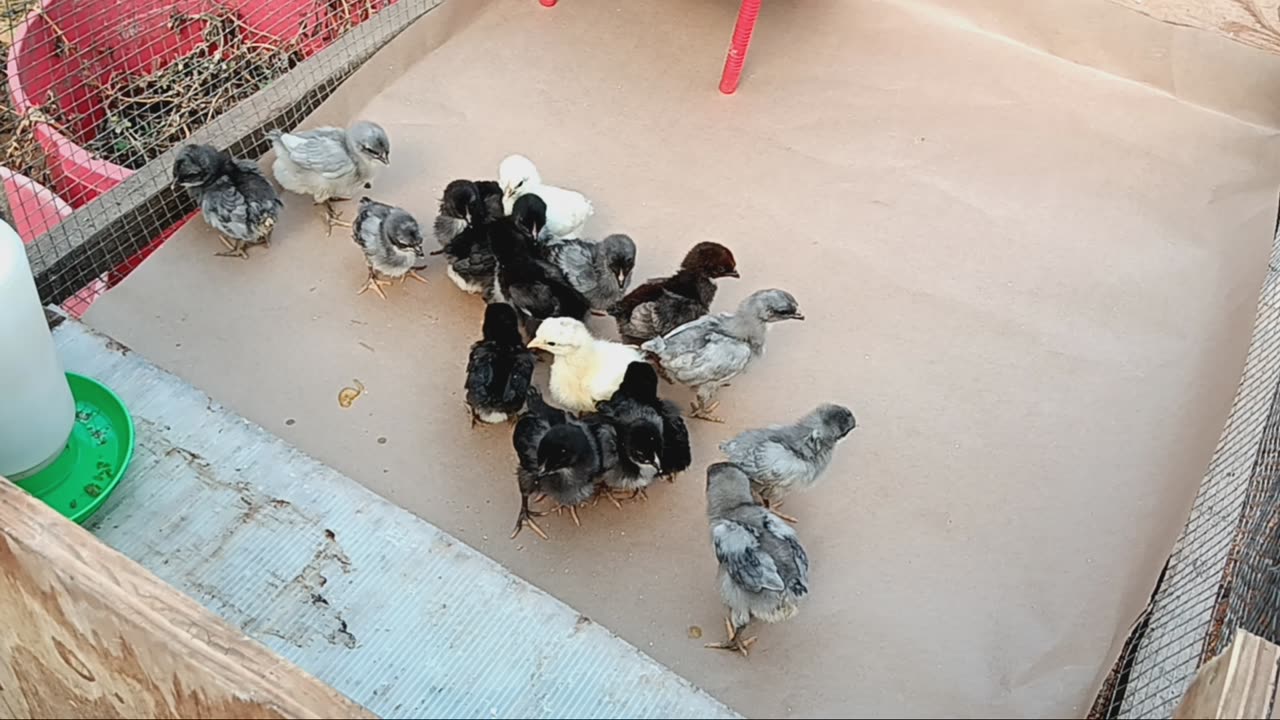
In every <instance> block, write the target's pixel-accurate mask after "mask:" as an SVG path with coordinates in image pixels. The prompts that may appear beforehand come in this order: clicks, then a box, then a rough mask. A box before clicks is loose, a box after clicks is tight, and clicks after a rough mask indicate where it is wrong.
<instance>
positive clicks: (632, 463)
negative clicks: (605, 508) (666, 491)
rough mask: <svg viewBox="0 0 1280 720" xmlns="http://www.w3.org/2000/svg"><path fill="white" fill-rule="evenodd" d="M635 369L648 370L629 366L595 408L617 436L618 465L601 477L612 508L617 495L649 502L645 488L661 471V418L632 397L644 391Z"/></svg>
mask: <svg viewBox="0 0 1280 720" xmlns="http://www.w3.org/2000/svg"><path fill="white" fill-rule="evenodd" d="M637 366H644V367H649V366H648V365H647V364H646V363H631V364H630V365H628V366H627V373H626V375H624V376H623V379H622V385H620V386H618V389H617V390H616V391H615V392H614V393H613V397H611V398H609V399H608V400H605V401H604V402H601V403H598V404H597V405H596V411H597V413H598V415H597V416H596V417H604V418H607V419H608V420H609V422H611V423H612V424H613V427H614V430H615V431H616V432H617V437H618V463H617V465H616V466H614V467H613V468H612V469H611V470H609V472H606V473H605V474H604V476H603V477H601V480H602V481H603V482H604V485H605V487H606V488H608V490H609V496H608V497H609V499H610V500H611V501H613V503H614V504H615V505H617V503H618V499H619V496H618V495H617V493H623V495H622V497H625V498H626V499H628V500H630V499H634V498H636V497H640V498H642V499H644V500H648V496H647V495H646V494H645V488H647V487H649V486H650V485H652V484H653V481H654V480H655V479H657V477H658V476H659V475H661V474H662V472H663V469H662V449H663V444H662V416H661V415H659V414H658V411H657V410H656V409H654V407H653V406H652V405H650V404H648V403H646V402H643V401H641V400H638V399H637V398H636V397H634V395H637V394H643V393H644V392H645V390H644V388H637V387H636V386H637V385H643V384H644V383H643V380H644V378H643V376H642V375H640V374H638V372H633V371H632V368H635V367H637ZM650 370H652V368H650ZM628 378H630V379H631V386H630V387H629V386H628V385H627V379H628Z"/></svg>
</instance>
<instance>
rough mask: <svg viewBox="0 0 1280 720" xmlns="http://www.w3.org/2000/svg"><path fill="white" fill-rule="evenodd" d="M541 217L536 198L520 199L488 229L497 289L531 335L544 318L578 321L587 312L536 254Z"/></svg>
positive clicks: (578, 296) (583, 301)
mask: <svg viewBox="0 0 1280 720" xmlns="http://www.w3.org/2000/svg"><path fill="white" fill-rule="evenodd" d="M545 213H546V205H545V204H544V203H543V202H542V200H541V199H540V198H539V197H538V196H537V195H522V196H521V197H520V199H519V200H516V204H515V208H514V211H513V212H512V214H511V217H509V218H504V219H503V221H502V222H498V223H494V224H493V227H492V228H491V233H492V238H493V239H492V244H493V253H494V255H495V256H497V258H498V289H499V291H500V292H501V293H502V297H503V298H506V301H507V302H509V303H511V304H512V305H513V306H514V307H515V308H516V309H517V310H519V311H520V314H521V316H522V318H523V320H524V321H525V329H526V330H527V331H528V332H529V334H531V335H532V334H534V333H536V332H537V331H538V325H540V324H541V323H542V321H543V320H546V319H547V318H551V317H569V318H575V319H577V320H582V319H584V318H586V316H587V313H588V312H590V310H591V306H590V304H589V303H588V302H587V299H586V298H585V297H583V296H582V293H580V292H578V291H577V290H575V289H574V288H573V286H572V285H570V284H569V281H568V280H567V279H566V278H565V276H564V273H562V272H560V269H559V268H557V267H556V266H555V265H552V264H551V263H550V262H547V261H546V260H543V259H542V258H541V257H539V256H538V254H537V249H536V245H537V242H538V241H537V240H536V239H535V238H536V237H537V235H538V230H539V228H541V227H542V226H543V224H544V222H545V218H546V214H545Z"/></svg>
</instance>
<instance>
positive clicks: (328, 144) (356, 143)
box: [267, 120, 391, 229]
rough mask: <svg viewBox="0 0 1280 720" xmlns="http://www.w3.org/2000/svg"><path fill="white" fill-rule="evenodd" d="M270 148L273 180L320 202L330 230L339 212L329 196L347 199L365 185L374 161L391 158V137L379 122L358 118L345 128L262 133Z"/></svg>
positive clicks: (370, 178) (336, 221)
mask: <svg viewBox="0 0 1280 720" xmlns="http://www.w3.org/2000/svg"><path fill="white" fill-rule="evenodd" d="M267 137H268V138H270V139H271V144H272V146H274V147H275V151H276V160H275V163H274V164H273V165H272V172H274V173H275V176H276V182H279V183H280V185H281V187H283V188H284V189H285V190H289V191H290V192H295V193H298V194H299V195H310V196H311V197H312V198H314V199H315V201H316V204H317V205H319V204H321V203H323V204H324V206H325V220H326V221H327V222H328V223H329V227H330V229H332V228H333V226H334V225H341V226H343V227H347V224H346V223H343V222H339V221H338V219H339V218H340V217H341V214H340V213H339V212H338V211H337V210H335V209H334V208H333V204H332V202H331V201H332V200H349V199H351V198H353V197H355V194H356V193H357V192H359V191H360V190H362V189H364V188H366V187H367V183H368V182H369V181H370V180H372V179H373V176H374V174H375V173H376V171H377V166H376V165H374V162H379V163H382V164H383V165H386V164H388V163H390V162H391V140H390V139H388V138H387V133H386V131H385V130H383V129H382V126H380V125H378V124H377V123H372V122H368V121H363V120H362V121H360V122H357V123H356V124H354V125H352V126H351V127H350V128H349V129H347V130H343V129H342V128H336V127H319V128H315V129H313V130H301V131H299V132H293V133H287V132H281V131H280V130H271V131H269V132H268V133H267Z"/></svg>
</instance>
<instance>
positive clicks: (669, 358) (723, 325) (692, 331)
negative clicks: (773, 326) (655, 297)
mask: <svg viewBox="0 0 1280 720" xmlns="http://www.w3.org/2000/svg"><path fill="white" fill-rule="evenodd" d="M803 319H804V315H802V314H800V307H799V305H798V304H797V303H796V299H795V298H794V297H793V296H792V295H791V293H789V292H786V291H784V290H776V289H770V290H757V291H756V292H754V293H752V294H750V295H748V296H747V298H746V299H745V300H743V301H742V302H741V303H740V304H739V305H738V309H737V310H736V311H735V312H733V313H716V314H715V315H703V316H702V317H700V318H698V319H697V320H693V321H691V322H687V323H685V324H684V325H681V326H680V327H678V328H676V329H675V330H672V331H671V332H669V333H667V334H666V335H664V336H662V337H657V338H653V339H652V340H649V341H648V342H646V343H645V344H643V345H641V346H640V349H641V350H643V351H645V352H646V353H648V354H649V356H650V357H651V358H652V359H653V360H654V361H655V362H656V363H657V365H658V368H659V370H660V371H661V372H662V373H663V374H664V375H665V376H666V377H667V379H668V380H670V381H673V382H678V383H680V384H682V385H688V386H689V387H691V388H693V390H694V393H695V395H696V397H697V402H695V403H694V405H693V412H692V413H690V417H695V418H700V419H702V420H710V421H711V422H724V420H722V419H720V418H718V417H716V416H714V415H712V414H711V413H713V412H715V409H716V407H717V406H718V405H719V404H720V403H719V401H717V400H716V399H715V398H716V393H717V392H719V390H720V388H722V387H724V386H725V385H728V384H729V381H730V380H732V379H733V378H734V377H736V376H737V375H738V374H740V373H741V372H743V371H744V370H746V369H747V366H748V365H750V364H751V361H752V360H754V359H755V358H757V357H759V356H761V355H763V354H764V340H765V335H766V334H767V332H768V329H769V323H774V322H778V321H779V320H803Z"/></svg>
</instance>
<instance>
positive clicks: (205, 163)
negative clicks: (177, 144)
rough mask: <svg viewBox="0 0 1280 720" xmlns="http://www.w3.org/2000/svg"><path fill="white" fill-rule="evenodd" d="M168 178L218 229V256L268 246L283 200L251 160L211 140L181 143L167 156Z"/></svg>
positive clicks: (241, 254) (245, 253)
mask: <svg viewBox="0 0 1280 720" xmlns="http://www.w3.org/2000/svg"><path fill="white" fill-rule="evenodd" d="M173 182H174V184H176V185H181V186H182V187H184V188H186V189H187V192H188V193H189V194H190V195H191V198H192V199H193V200H195V201H196V203H197V204H199V205H200V214H201V215H202V216H203V217H204V220H205V222H207V223H209V226H210V227H212V228H213V229H214V230H217V231H218V234H219V236H220V237H221V239H222V244H223V245H226V246H227V250H226V252H220V253H217V254H218V255H219V256H223V257H240V258H248V257H249V251H248V250H247V249H246V248H247V247H248V246H249V245H264V246H267V247H270V246H271V231H272V230H273V229H274V228H275V225H276V219H277V218H279V217H280V211H281V210H282V209H283V208H284V203H282V202H281V201H280V195H279V194H278V193H277V192H276V189H275V188H274V187H272V186H271V183H269V182H267V179H266V177H264V176H263V174H262V171H261V170H259V169H258V166H257V165H256V164H254V163H252V162H249V161H248V160H236V159H235V158H233V157H231V155H230V154H228V153H227V152H225V151H222V150H219V149H217V148H215V147H213V146H212V145H187V146H185V147H183V148H182V149H181V150H179V151H178V156H177V157H176V158H175V159H174V161H173Z"/></svg>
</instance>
